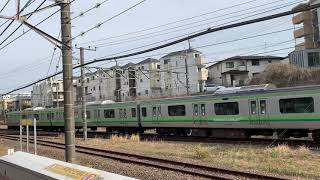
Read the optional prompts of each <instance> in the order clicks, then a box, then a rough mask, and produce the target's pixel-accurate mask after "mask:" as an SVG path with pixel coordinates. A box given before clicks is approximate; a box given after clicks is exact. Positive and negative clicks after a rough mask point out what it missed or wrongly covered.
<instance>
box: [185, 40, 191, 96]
mask: <svg viewBox="0 0 320 180" xmlns="http://www.w3.org/2000/svg"><path fill="white" fill-rule="evenodd" d="M188 44H189V49H188V50H186V55H185V58H184V65H185V68H186V88H187V95H189V94H190V92H189V89H190V87H189V68H188V51H190V50H191V45H190V40H188Z"/></svg>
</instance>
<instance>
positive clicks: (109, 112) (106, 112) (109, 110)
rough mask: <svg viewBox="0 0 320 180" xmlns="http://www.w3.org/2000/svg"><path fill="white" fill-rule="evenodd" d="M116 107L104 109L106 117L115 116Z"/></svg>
mask: <svg viewBox="0 0 320 180" xmlns="http://www.w3.org/2000/svg"><path fill="white" fill-rule="evenodd" d="M114 114H115V113H114V109H107V110H104V118H114Z"/></svg>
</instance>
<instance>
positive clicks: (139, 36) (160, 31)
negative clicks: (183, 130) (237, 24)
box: [80, 0, 302, 46]
mask: <svg viewBox="0 0 320 180" xmlns="http://www.w3.org/2000/svg"><path fill="white" fill-rule="evenodd" d="M280 1H283V0H280ZM280 1H276V2H271V3H270V2H269V3H265V4H262V5H259V6H254V7H250V8H247V9H243V10H239V11H235V12H230V13H227V14H222V15H219V16H216V17H211V18H206V19H204V20H200V21H195V22H192V23H188V24H183V25H179V26H175V27H171V28H167V29H163V30H157V31H155V32H150V33H147V34H142V35H138V36H133V37H129V38H125V39H120V40H115V41H111V42H108V43H107V45H109V44H111V45H116V44H120V43H123V42H128V41H127V40H130V39H132V40H131V41H137V40H142V39H144V38H141V37H144V36H147V35H152V36H148V38H153V37H155V35H153V34H156V33H161V34H159V36H160V35H166V34H170V33H173V32H178V31H184V30H186V29H191V28H195V27H199V26H202V25H207V24H208V23H210V24H211V23H216V22H219V21H222V20H228V19H230V18H233V17H239V15H235V16H232V17H227V18H224V19H222V20H217V21H216V20H215V21H213V22H208V23H204V24H200V25H195V24H198V23H201V22H205V21H208V20H211V19H217V18H221V17H226V16H228V15H234V14H237V13H240V12H244V11H247V10H252V9H255V8H259V7H262V6H265V5H271V4H274V3H277V2H280ZM300 2H302V1H300V0H299V1H294V3H292V2H290V3H291V4H290V3H285V4H280V5H277V6H272V7H269V8H267V9H270V8H276V9H279V6H282V7H281V8H283V7H286V6H290V5H293V4H297V3H300ZM283 5H286V6H283ZM231 7H234V6H231ZM224 9H229V8H224ZM276 9H273V10H276ZM221 10H223V9H221ZM263 10H266V8H264V9H263ZM214 12H216V11H214ZM217 12H218V11H217ZM255 12H261V10H256V11H252V12H249V13H245V14H242V15H246V14H251V13H255ZM265 12H269V11H265ZM265 12H264V13H265ZM242 15H240V16H242ZM199 16H202V15H199ZM195 17H197V16H195ZM250 17H251V16H250ZM189 19H192V18H189ZM170 24H171V23H170ZM190 25H192V26H191V27H188V28H181V27H185V26H190ZM156 27H157V29H158V27H159V26H156ZM160 27H161V25H160ZM177 28H180V29H178V30H175V31H170V32H167V33H163V32H164V31H169V30H173V29H177ZM149 29H155V28H147V30H149ZM137 32H140V31H137ZM127 34H128V35H130V34H135V32H132V33H127ZM125 35H126V34H125ZM123 36H124V35H123ZM116 37H122V35H119V36H111V37H109V38H105V39H101V40H95V41H91V42H84V43H80V45H81V44H88V43H92V42H100V41H105V40H108V39H114V38H116ZM119 41H120V42H119ZM121 41H123V42H121ZM131 41H129V42H131ZM113 43H115V44H113ZM100 45H105V44H104V43H103V44H98V45H95V46H100Z"/></svg>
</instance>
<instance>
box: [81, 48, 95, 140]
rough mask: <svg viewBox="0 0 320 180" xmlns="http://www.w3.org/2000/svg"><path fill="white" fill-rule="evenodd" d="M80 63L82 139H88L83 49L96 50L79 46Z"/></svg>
mask: <svg viewBox="0 0 320 180" xmlns="http://www.w3.org/2000/svg"><path fill="white" fill-rule="evenodd" d="M78 49H80V63H81V105H82V123H83V139H84V140H85V141H87V140H88V127H87V106H86V90H85V73H84V69H85V67H84V66H83V65H84V50H88V51H96V48H95V49H90V48H83V47H80V48H78Z"/></svg>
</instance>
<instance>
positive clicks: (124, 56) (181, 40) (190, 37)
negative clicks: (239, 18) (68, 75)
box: [2, 4, 320, 96]
mask: <svg viewBox="0 0 320 180" xmlns="http://www.w3.org/2000/svg"><path fill="white" fill-rule="evenodd" d="M319 7H320V4H315V5H309V6H306V7H301V8H296V9H293V10H290V11H285V12H281V13H277V14H273V15H269V16H265V17H260V18H256V19H252V20H247V21H243V22H238V23H234V24H230V25H226V26H222V27H217V28H209V29H208V30H206V31H203V32H199V33H196V34H193V35H190V36H187V37H184V38H181V39H178V40H175V41H172V42H169V43H166V44H162V45H160V46H156V47H153V48H149V49H145V50H142V51H138V52H133V53H129V54H125V55H120V56H114V57H108V58H103V59H96V60H93V61H90V62H87V63H84V64H82V65H77V66H74V67H73V69H77V68H80V67H82V66H88V65H90V64H94V63H97V62H102V61H112V60H115V59H123V58H127V57H132V56H136V55H140V54H145V53H148V52H152V51H155V50H158V49H163V48H165V47H169V46H172V45H175V44H179V43H181V42H184V41H187V40H189V39H194V38H196V37H200V36H203V35H206V34H210V33H213V32H218V31H222V30H226V29H231V28H236V27H241V26H245V25H250V24H255V23H259V22H263V21H267V20H271V19H276V18H280V17H284V16H288V15H293V14H295V13H299V12H303V11H308V10H311V9H315V8H319ZM61 73H62V72H61V71H60V72H58V73H56V74H53V75H50V76H48V77H45V78H42V79H39V80H37V81H35V82H32V83H30V84H28V85H24V86H22V87H20V88H16V89H14V90H12V91H10V92H7V93H5V94H3V95H8V94H10V93H13V92H16V91H19V90H21V89H24V88H27V87H30V86H32V85H34V84H37V83H39V82H41V81H44V80H46V79H49V78H51V77H54V76H56V75H59V74H61ZM3 95H2V96H3Z"/></svg>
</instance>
